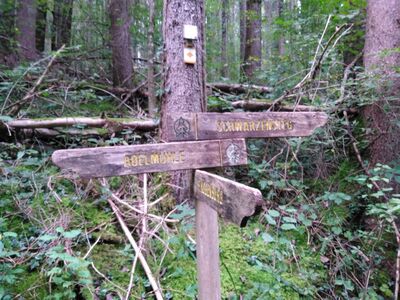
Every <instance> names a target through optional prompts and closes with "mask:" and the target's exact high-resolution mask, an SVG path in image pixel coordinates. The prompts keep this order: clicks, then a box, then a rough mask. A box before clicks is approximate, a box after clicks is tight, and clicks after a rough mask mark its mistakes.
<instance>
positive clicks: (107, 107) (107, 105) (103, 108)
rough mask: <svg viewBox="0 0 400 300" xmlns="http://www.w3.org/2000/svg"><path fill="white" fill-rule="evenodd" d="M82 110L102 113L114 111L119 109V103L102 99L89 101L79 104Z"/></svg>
mask: <svg viewBox="0 0 400 300" xmlns="http://www.w3.org/2000/svg"><path fill="white" fill-rule="evenodd" d="M79 109H80V110H86V111H90V112H92V113H95V114H98V115H100V114H101V113H104V112H107V113H110V112H114V111H116V109H117V105H115V103H113V102H107V101H105V100H102V101H92V102H88V103H82V104H81V105H79Z"/></svg>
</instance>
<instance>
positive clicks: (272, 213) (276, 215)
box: [268, 209, 281, 218]
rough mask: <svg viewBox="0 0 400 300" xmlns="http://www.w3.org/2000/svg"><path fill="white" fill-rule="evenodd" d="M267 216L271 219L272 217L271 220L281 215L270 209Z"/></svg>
mask: <svg viewBox="0 0 400 300" xmlns="http://www.w3.org/2000/svg"><path fill="white" fill-rule="evenodd" d="M268 214H269V215H270V216H271V217H273V218H277V217H279V216H280V215H281V214H280V213H279V211H277V210H274V209H270V210H269V211H268Z"/></svg>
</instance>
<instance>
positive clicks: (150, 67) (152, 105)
mask: <svg viewBox="0 0 400 300" xmlns="http://www.w3.org/2000/svg"><path fill="white" fill-rule="evenodd" d="M147 4H148V7H149V31H148V34H147V53H148V55H147V56H148V57H147V59H148V64H147V93H148V98H149V115H150V117H154V115H155V113H156V105H157V97H156V93H155V83H154V21H155V17H154V15H155V3H154V0H147Z"/></svg>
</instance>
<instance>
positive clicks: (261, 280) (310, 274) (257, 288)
mask: <svg viewBox="0 0 400 300" xmlns="http://www.w3.org/2000/svg"><path fill="white" fill-rule="evenodd" d="M258 226H259V224H257V223H256V222H254V223H253V224H250V225H249V226H248V227H245V228H239V227H237V226H236V225H228V224H221V226H220V227H221V230H220V234H219V242H220V260H221V267H220V268H221V284H222V294H223V298H224V299H240V297H244V299H306V298H310V299H311V298H312V295H315V293H316V289H317V288H316V286H317V285H318V284H320V283H321V282H323V280H325V278H326V275H325V270H324V266H323V265H322V263H321V262H320V259H319V256H318V255H316V253H313V251H311V250H310V248H309V247H308V246H307V245H306V244H304V242H303V241H301V242H299V243H298V244H295V245H292V244H291V243H292V242H293V240H292V239H293V238H296V236H295V235H293V234H290V233H285V234H282V235H281V236H277V237H276V240H275V239H274V241H267V240H266V239H265V236H263V235H262V234H261V233H260V232H261V231H260V228H259V227H258ZM297 237H299V236H298V235H297ZM300 240H301V239H300ZM300 240H299V241H300ZM173 246H174V247H173V248H177V247H178V248H177V253H175V254H174V255H169V256H167V257H166V260H165V264H166V265H167V266H168V267H167V270H168V271H167V273H166V275H165V276H164V279H163V281H162V285H163V287H164V289H165V290H167V291H168V292H167V295H170V297H173V299H195V296H196V288H197V285H196V261H195V248H194V247H193V248H192V249H191V248H190V247H188V244H187V241H186V240H184V239H181V240H179V239H175V240H174V243H173ZM292 247H293V248H292ZM185 249H186V250H185ZM293 255H295V257H294V256H293ZM182 297H184V298H182Z"/></svg>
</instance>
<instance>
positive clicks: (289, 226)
mask: <svg viewBox="0 0 400 300" xmlns="http://www.w3.org/2000/svg"><path fill="white" fill-rule="evenodd" d="M281 229H282V230H293V229H296V226H295V225H294V224H292V223H285V224H282V226H281Z"/></svg>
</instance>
